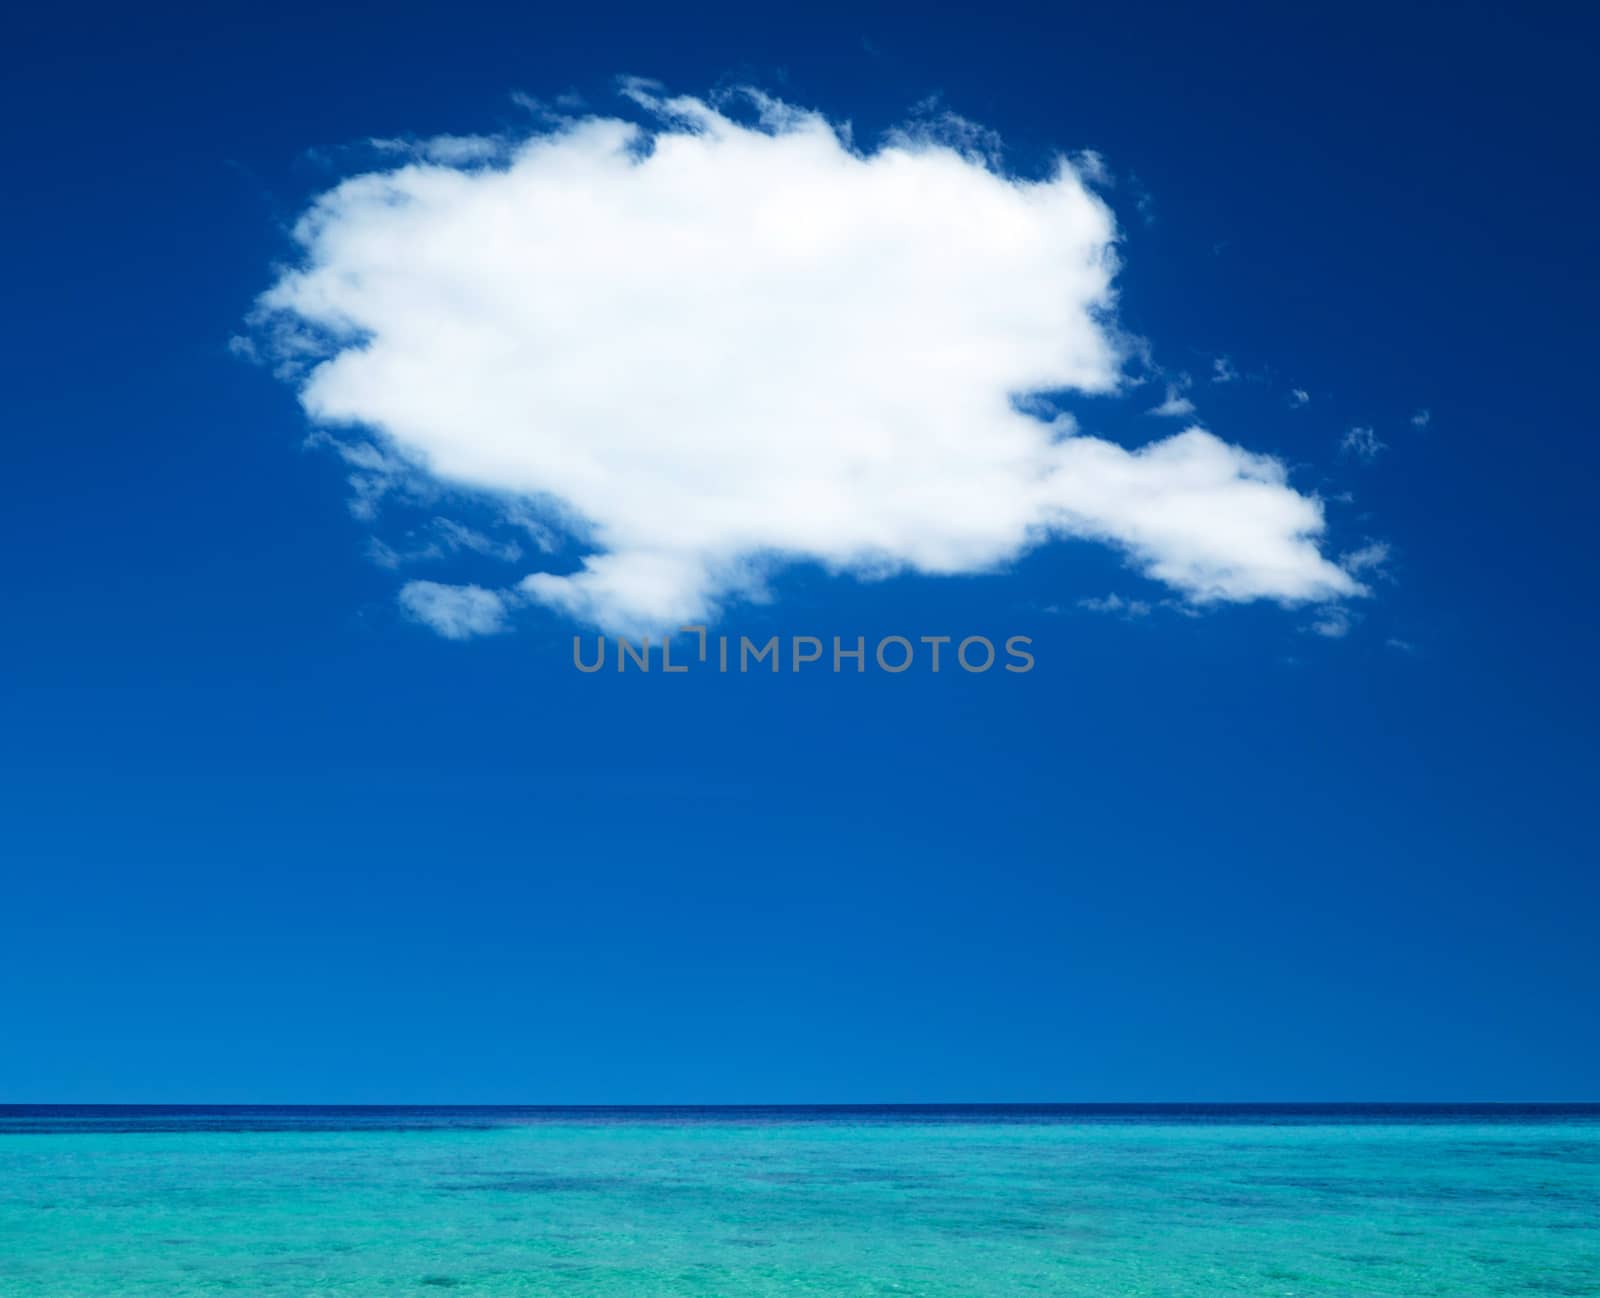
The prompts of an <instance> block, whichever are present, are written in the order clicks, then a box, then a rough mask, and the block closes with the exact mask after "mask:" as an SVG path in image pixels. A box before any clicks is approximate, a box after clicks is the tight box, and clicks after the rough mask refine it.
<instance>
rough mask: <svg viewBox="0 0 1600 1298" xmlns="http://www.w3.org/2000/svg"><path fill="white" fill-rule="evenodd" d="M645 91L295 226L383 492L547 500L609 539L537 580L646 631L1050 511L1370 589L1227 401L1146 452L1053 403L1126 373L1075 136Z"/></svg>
mask: <svg viewBox="0 0 1600 1298" xmlns="http://www.w3.org/2000/svg"><path fill="white" fill-rule="evenodd" d="M627 93H628V94H629V95H630V96H631V97H632V98H634V99H635V100H637V101H638V102H639V103H640V104H642V105H643V107H644V108H645V110H647V112H648V113H649V114H651V115H652V117H653V121H654V125H653V126H649V127H643V126H639V125H635V124H630V123H628V122H626V121H622V120H617V119H611V118H602V117H585V118H582V119H579V120H567V119H555V120H554V122H553V124H551V125H548V126H544V127H540V128H539V132H540V133H537V134H535V135H533V136H531V137H529V138H527V139H525V140H523V141H521V142H520V143H519V142H505V141H496V142H489V141H485V142H484V143H483V147H482V148H477V147H474V146H473V145H472V144H471V143H470V141H469V142H463V141H462V140H461V138H460V137H453V138H452V143H451V144H450V146H449V147H448V149H441V148H440V147H439V146H438V145H437V143H436V142H435V143H434V144H433V145H432V146H431V147H429V148H428V149H426V150H421V151H416V150H414V151H413V152H412V153H411V154H409V155H407V158H406V161H405V162H404V165H400V166H398V167H397V168H396V169H394V170H391V171H386V172H381V173H374V174H368V175H361V176H356V177H353V178H351V179H349V180H347V181H345V182H344V183H342V184H340V185H339V186H338V187H336V188H335V189H333V190H332V191H330V192H329V193H327V194H324V195H323V196H322V197H321V198H320V199H319V200H318V201H317V202H316V204H315V206H314V207H313V208H312V209H311V211H310V212H309V213H308V214H307V215H306V216H305V217H304V218H303V219H302V220H301V222H300V223H299V225H298V226H297V228H296V232H295V235H296V239H297V240H298V242H299V244H300V246H301V253H302V258H301V264H300V265H299V266H298V267H297V268H294V269H291V270H289V271H287V272H286V273H284V274H283V275H282V277H281V278H280V279H279V281H278V282H277V284H276V285H275V286H274V287H273V288H272V289H270V290H269V291H268V292H267V293H266V294H265V295H264V296H263V297H262V299H261V307H260V311H259V313H258V316H257V323H258V325H259V326H260V327H261V328H262V330H263V332H264V333H265V334H266V335H267V336H268V337H269V338H270V339H272V340H274V341H276V342H278V343H279V344H280V345H281V346H282V347H283V348H284V349H285V350H286V352H287V354H288V357H289V361H290V363H295V364H299V365H300V370H299V375H298V378H297V382H298V383H299V387H300V396H301V400H302V403H303V405H304V407H305V409H306V411H307V412H308V414H309V415H310V416H311V418H312V419H313V420H314V421H316V422H317V423H318V424H319V425H322V426H324V427H338V426H356V427H359V428H362V429H364V430H367V431H366V434H365V436H366V438H367V439H368V440H364V441H359V442H347V441H343V440H340V441H337V442H333V443H332V444H334V445H335V446H336V447H338V449H339V453H340V454H341V455H344V456H345V458H346V459H347V460H350V461H351V463H352V467H353V468H354V469H355V470H356V472H355V473H353V475H352V476H353V478H358V479H359V480H360V482H359V485H358V487H357V490H358V493H362V495H361V506H362V508H363V509H365V510H366V511H368V513H370V512H371V511H372V510H374V509H375V508H376V503H375V502H376V500H377V499H378V498H379V497H381V495H382V494H383V492H384V491H385V490H388V489H391V488H392V486H393V485H394V484H395V483H396V482H399V481H403V480H404V475H405V474H407V473H410V474H415V475H418V476H420V477H422V478H423V479H425V480H428V481H432V482H435V483H444V484H448V485H449V486H450V487H451V488H452V489H456V490H459V489H462V488H466V489H472V490H476V491H480V492H482V493H485V494H486V495H488V496H492V497H493V498H494V499H495V500H498V501H500V502H506V501H511V502H534V501H537V502H542V504H545V505H551V506H552V509H549V510H546V509H543V508H541V511H540V512H541V517H543V518H546V519H548V518H551V517H556V518H558V519H559V520H560V521H561V523H562V525H563V526H567V527H568V528H569V530H575V531H576V532H577V534H578V535H579V537H580V539H581V540H582V542H583V543H584V544H585V546H587V547H588V549H589V550H590V553H589V554H588V557H587V558H585V559H584V560H583V564H582V567H581V568H580V570H578V571H577V572H569V573H557V572H535V573H533V574H531V575H529V576H528V577H526V579H525V580H524V581H523V582H522V584H521V590H522V591H523V592H524V593H525V594H526V595H529V596H531V597H532V598H534V599H535V600H538V601H541V602H543V603H544V604H546V605H549V606H551V607H554V608H557V609H560V610H563V611H565V612H566V613H568V614H570V615H572V616H574V617H577V618H579V619H581V620H583V621H586V622H590V623H593V624H596V625H599V626H602V627H605V628H607V629H611V630H626V631H634V632H638V631H649V630H661V629H663V628H668V627H671V626H675V625H677V624H678V623H680V622H683V621H692V620H703V619H706V618H709V617H714V616H715V615H716V614H717V613H718V611H719V610H720V608H721V607H722V606H723V605H724V604H725V603H727V602H728V601H729V600H732V599H736V598H741V597H743V598H751V597H757V598H758V597H760V596H761V594H762V592H763V588H764V581H765V578H766V577H767V575H768V574H770V573H771V572H773V571H775V570H776V569H777V568H778V567H780V566H781V565H783V564H784V563H786V562H792V561H804V560H811V561H815V562H817V563H820V564H822V565H824V566H825V567H826V568H828V569H830V570H832V571H836V572H848V573H854V574H858V575H863V576H875V575H882V574H885V573H889V572H894V571H900V570H909V571H914V572H920V573H928V574H945V573H973V572H981V571H986V570H992V569H994V568H996V567H998V566H1000V565H1003V564H1005V563H1006V562H1008V561H1010V560H1012V559H1014V558H1015V557H1016V556H1017V555H1019V554H1020V553H1022V552H1023V551H1025V550H1026V549H1028V548H1030V547H1032V546H1035V545H1037V544H1040V543H1041V542H1043V541H1045V540H1047V539H1049V538H1051V537H1078V538H1087V539H1091V540H1095V541H1100V542H1104V543H1106V544H1109V545H1112V546H1115V547H1117V548H1118V549H1120V550H1121V551H1123V552H1124V553H1125V554H1126V555H1127V556H1128V558H1129V560H1130V562H1131V563H1132V565H1133V566H1134V567H1135V568H1136V569H1137V570H1139V571H1140V572H1142V573H1144V574H1146V575H1147V576H1150V577H1152V578H1154V579H1155V580H1158V581H1161V582H1164V583H1166V584H1167V585H1168V586H1170V587H1171V588H1173V589H1174V590H1175V591H1177V592H1178V593H1179V594H1181V595H1182V596H1183V597H1185V598H1186V599H1188V600H1190V601H1192V602H1195V603H1207V602H1213V601H1224V600H1253V599H1268V600H1275V601H1279V602H1281V603H1285V604H1297V603H1304V602H1318V603H1320V602H1326V601H1329V600H1336V599H1338V598H1341V597H1345V596H1353V595H1360V594H1364V593H1365V589H1364V587H1363V586H1362V585H1361V583H1360V582H1359V581H1358V580H1357V579H1356V578H1354V577H1353V576H1351V575H1350V573H1348V572H1347V571H1346V570H1344V569H1343V568H1341V567H1339V566H1338V565H1337V564H1335V563H1333V562H1331V561H1330V560H1329V559H1328V558H1326V557H1325V556H1324V555H1323V554H1322V553H1321V552H1320V550H1319V546H1318V540H1319V538H1320V536H1321V534H1322V532H1323V528H1324V521H1323V509H1322V504H1321V502H1320V501H1319V500H1317V499H1316V498H1314V497H1311V496H1307V495H1303V494H1301V493H1300V492H1298V491H1296V490H1295V489H1294V488H1293V487H1292V486H1290V484H1289V481H1288V475H1287V471H1286V469H1285V467H1284V465H1283V464H1282V463H1281V462H1280V461H1278V460H1277V459H1274V458H1271V457H1269V456H1265V455H1259V454H1253V453H1251V452H1249V451H1246V450H1244V449H1242V448H1240V447H1237V446H1233V445H1230V444H1228V443H1227V442H1225V441H1223V440H1221V439H1220V438H1218V437H1216V436H1214V435H1213V434H1211V433H1209V432H1207V431H1205V430H1204V429H1201V428H1198V427H1192V428H1189V429H1187V430H1186V431H1184V432H1181V433H1178V434H1176V435H1175V436H1171V437H1168V438H1166V439H1164V440H1161V441H1157V442H1155V443H1153V444H1151V445H1148V446H1145V447H1142V448H1139V449H1135V450H1128V449H1125V448H1123V447H1121V446H1119V445H1116V444H1114V443H1112V442H1109V441H1105V440H1101V439H1099V438H1095V437H1092V436H1086V435H1083V434H1081V433H1080V432H1079V430H1078V429H1077V428H1076V426H1075V425H1074V424H1073V423H1072V422H1071V421H1070V420H1069V419H1067V418H1066V417H1064V416H1063V417H1057V418H1055V419H1053V420H1052V419H1046V418H1040V417H1038V416H1037V415H1036V414H1032V413H1028V412H1027V410H1025V409H1024V408H1022V406H1023V405H1024V404H1025V403H1020V402H1019V400H1018V399H1019V398H1021V397H1025V396H1026V395H1027V394H1029V393H1033V392H1044V391H1051V390H1063V389H1065V390H1073V391H1076V392H1079V393H1101V394H1109V393H1113V392H1116V391H1117V390H1118V389H1119V386H1120V384H1121V366H1122V361H1123V357H1124V353H1125V351H1126V350H1127V347H1128V344H1126V343H1125V342H1124V340H1123V336H1122V335H1121V333H1120V332H1119V330H1118V328H1117V326H1116V325H1115V322H1114V320H1113V319H1112V316H1111V314H1110V313H1111V309H1112V307H1113V306H1114V300H1115V299H1114V293H1113V288H1112V280H1113V275H1114V272H1115V270H1116V256H1115V253H1114V247H1115V242H1116V238H1117V232H1116V229H1115V226H1114V222H1113V219H1112V216H1111V214H1110V211H1109V210H1108V208H1107V207H1106V205H1105V204H1104V203H1103V202H1102V201H1101V200H1100V199H1099V198H1098V197H1096V196H1095V195H1094V194H1093V193H1092V192H1091V191H1090V190H1089V189H1088V188H1087V187H1086V185H1085V183H1084V180H1083V178H1082V177H1081V175H1080V173H1079V171H1078V170H1077V169H1075V168H1074V167H1073V166H1072V165H1071V164H1069V163H1066V162H1062V163H1061V164H1059V166H1058V167H1057V168H1056V170H1055V171H1054V172H1053V173H1052V174H1051V175H1049V176H1048V177H1045V178H1043V179H1038V180H1022V179H1017V178H1014V177H1009V176H1007V175H1005V174H1003V173H1001V172H1000V171H999V170H997V166H996V163H995V161H994V156H995V153H996V151H997V149H998V141H996V140H994V139H993V138H992V137H991V136H989V135H987V134H986V133H983V132H981V131H980V130H979V129H978V128H974V127H971V126H970V124H966V123H961V122H959V119H949V118H948V117H946V118H942V119H935V120H934V121H933V122H931V123H929V122H924V123H922V124H920V125H919V126H917V127H915V128H914V129H909V130H906V131H902V132H899V133H896V134H895V135H893V136H891V137H890V138H889V139H888V141H887V142H886V143H884V144H883V145H882V146H881V147H879V148H877V149H876V150H873V151H862V150H858V149H856V148H854V147H853V146H852V145H851V144H850V142H849V139H848V134H847V131H845V130H844V129H843V128H837V127H835V126H834V125H832V124H830V123H829V122H828V121H826V120H825V119H824V118H822V117H821V116H819V115H817V114H815V113H810V112H805V111H802V110H799V109H795V108H792V107H789V106H787V105H784V104H781V103H779V102H777V101H775V100H772V99H770V98H767V97H765V96H762V95H759V94H754V93H747V94H746V95H745V96H744V97H743V98H742V99H740V100H739V101H738V103H737V105H736V106H729V105H728V104H726V103H725V104H723V105H722V107H721V109H719V108H715V107H712V106H711V105H709V104H707V103H705V102H703V101H701V100H697V99H689V98H678V99H662V98H658V97H656V96H655V95H654V94H653V92H651V91H650V90H649V89H648V88H646V87H643V86H641V85H640V84H638V83H634V84H631V85H630V86H629V87H628V89H627ZM724 110H725V111H724ZM740 113H743V114H744V115H745V116H750V115H752V114H753V117H754V120H752V121H740V120H735V118H736V116H738V115H739V114H740ZM952 123H954V124H952ZM941 131H943V132H944V134H941V133H940V132H941ZM952 137H953V138H952ZM491 143H493V144H494V145H495V148H496V149H499V150H500V152H492V151H491V149H490V144H491ZM442 153H443V154H448V155H449V157H450V160H448V161H447V160H442V159H441V154H442ZM490 157H494V158H498V159H500V160H499V161H497V162H494V163H491V164H489V165H485V164H484V161H483V160H484V159H485V158H490ZM312 348H320V351H319V352H316V353H314V354H316V355H319V356H320V360H318V363H317V364H315V366H314V367H312V368H310V369H309V370H307V369H305V368H304V363H303V362H304V359H305V358H306V357H307V355H308V354H313V353H312V351H311V349H312ZM1225 373H1226V374H1228V375H1229V377H1231V376H1232V369H1231V363H1228V362H1226V358H1223V359H1222V360H1221V361H1219V368H1218V371H1217V375H1216V377H1218V378H1221V377H1222V376H1223V375H1224V374H1225ZM330 441H332V439H331V435H330ZM355 448H359V449H355ZM353 456H355V457H357V458H359V459H360V460H361V461H362V462H361V463H359V464H358V463H357V462H356V459H355V458H352V457H353ZM546 548H547V547H546ZM401 602H402V604H403V605H404V606H405V607H406V608H407V609H408V611H410V612H411V613H412V614H413V615H414V616H417V617H419V618H421V619H422V620H424V621H427V622H428V623H429V624H430V625H433V626H435V628H436V629H439V630H440V631H441V632H442V633H443V634H446V635H463V634H484V633H486V632H487V631H490V630H498V629H500V626H501V619H502V618H503V615H504V611H505V601H504V599H503V598H502V596H500V595H496V594H494V593H493V592H491V591H487V590H483V589H481V588H477V587H445V586H439V585H437V584H435V583H425V582H414V583H411V584H410V585H408V586H407V587H406V588H405V590H404V591H403V592H402V594H401Z"/></svg>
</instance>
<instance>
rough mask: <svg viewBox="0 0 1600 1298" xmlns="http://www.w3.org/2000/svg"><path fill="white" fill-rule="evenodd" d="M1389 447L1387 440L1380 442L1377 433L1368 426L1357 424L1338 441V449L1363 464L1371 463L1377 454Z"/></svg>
mask: <svg viewBox="0 0 1600 1298" xmlns="http://www.w3.org/2000/svg"><path fill="white" fill-rule="evenodd" d="M1388 449H1389V444H1388V443H1387V442H1380V441H1379V440H1378V435H1377V433H1375V432H1373V430H1372V429H1371V428H1369V427H1364V426H1362V425H1357V426H1355V427H1353V428H1351V429H1349V430H1348V431H1346V433H1345V435H1344V436H1343V437H1342V438H1341V439H1340V441H1339V450H1340V451H1341V452H1343V453H1344V454H1345V455H1353V456H1355V457H1356V459H1358V460H1360V461H1361V462H1362V463H1363V464H1371V463H1372V462H1373V461H1374V460H1376V459H1377V458H1378V456H1379V454H1380V453H1381V452H1383V451H1386V450H1388Z"/></svg>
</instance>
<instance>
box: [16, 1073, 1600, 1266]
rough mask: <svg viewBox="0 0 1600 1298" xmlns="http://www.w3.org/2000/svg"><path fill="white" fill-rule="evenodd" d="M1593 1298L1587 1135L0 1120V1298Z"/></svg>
mask: <svg viewBox="0 0 1600 1298" xmlns="http://www.w3.org/2000/svg"><path fill="white" fill-rule="evenodd" d="M446 1292H448V1293H451V1294H454V1295H461V1296H462V1298H465V1296H466V1295H474V1296H480V1298H512V1296H513V1295H547V1294H549V1295H564V1296H566V1298H591V1296H592V1298H613V1296H615V1298H654V1296H657V1295H659V1296H660V1298H702V1296H705V1298H709V1296H711V1295H716V1296H718V1298H746V1296H751V1295H780V1294H782V1295H815V1296H816V1298H866V1296H868V1295H874V1296H876V1295H921V1296H923V1298H954V1296H955V1295H961V1296H962V1298H1010V1296H1012V1295H1030V1294H1038V1295H1062V1296H1077V1295H1083V1296H1084V1298H1135V1296H1137V1298H1205V1296H1206V1295H1213V1294H1216V1295H1224V1294H1227V1295H1233V1294H1240V1295H1253V1296H1257V1298H1269V1296H1271V1298H1299V1296H1301V1295H1327V1296H1328V1298H1379V1296H1382V1298H1424V1296H1425V1295H1440V1296H1441V1298H1492V1296H1494V1295H1513V1294H1515V1295H1585V1296H1587V1298H1600V1106H1597V1105H1563V1106H1518V1105H1502V1106H1476V1105H954V1106H948V1105H913V1106H811V1107H739V1108H733V1107H713V1108H669V1107H658V1108H511V1107H495V1108H478V1107H473V1108H450V1107H397V1106H392V1107H359V1108H340V1107H125V1106H88V1107H73V1106H50V1105H23V1106H17V1105H12V1106H0V1298H187V1296H188V1295H222V1294H226V1295H234V1296H235V1298H289V1296H293V1298H312V1296H314V1295H315V1296H326V1298H334V1296H336V1295H337V1296H339V1298H346V1296H348V1298H368V1296H369V1295H433V1294H440V1293H446Z"/></svg>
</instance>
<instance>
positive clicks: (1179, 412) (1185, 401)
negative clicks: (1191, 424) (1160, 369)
mask: <svg viewBox="0 0 1600 1298" xmlns="http://www.w3.org/2000/svg"><path fill="white" fill-rule="evenodd" d="M1189 383H1190V379H1189V376H1188V375H1187V374H1186V375H1184V376H1183V379H1182V381H1181V382H1178V383H1169V384H1167V395H1166V399H1165V400H1163V401H1162V402H1161V404H1160V405H1158V406H1152V407H1150V411H1149V413H1150V414H1152V415H1166V416H1168V417H1170V418H1174V419H1182V418H1185V417H1186V416H1188V415H1192V414H1194V402H1192V401H1191V400H1189V398H1188V397H1186V396H1184V395H1183V393H1184V389H1186V388H1187V387H1188V386H1189Z"/></svg>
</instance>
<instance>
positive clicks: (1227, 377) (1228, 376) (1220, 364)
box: [1211, 356, 1239, 383]
mask: <svg viewBox="0 0 1600 1298" xmlns="http://www.w3.org/2000/svg"><path fill="white" fill-rule="evenodd" d="M1238 377H1239V371H1238V369H1237V368H1236V367H1235V366H1234V363H1233V361H1232V360H1231V359H1230V358H1229V357H1227V356H1218V357H1217V358H1216V360H1214V361H1212V362H1211V381H1212V382H1213V383H1232V382H1233V381H1234V380H1236V379H1237V378H1238Z"/></svg>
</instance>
